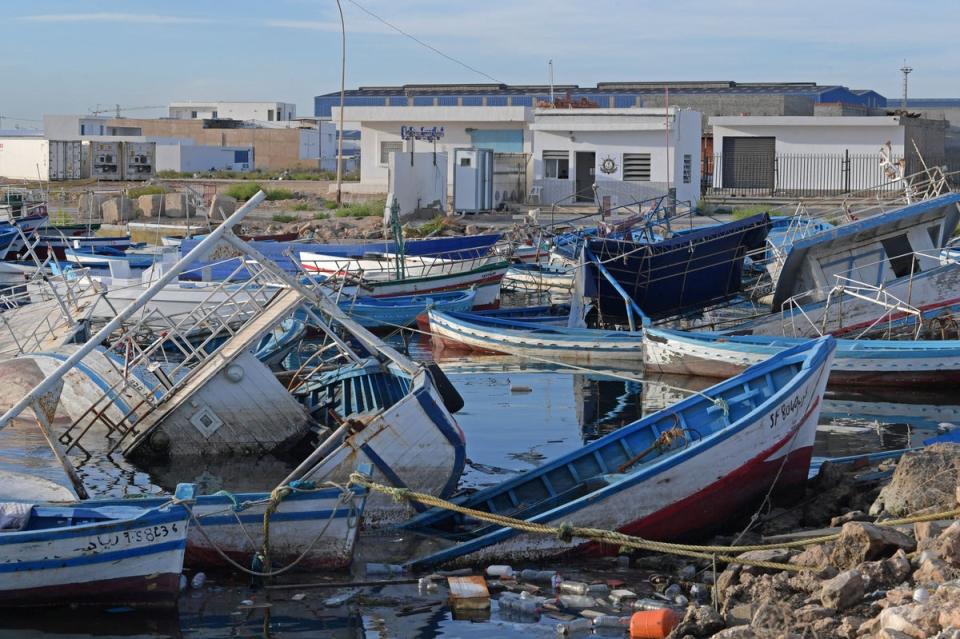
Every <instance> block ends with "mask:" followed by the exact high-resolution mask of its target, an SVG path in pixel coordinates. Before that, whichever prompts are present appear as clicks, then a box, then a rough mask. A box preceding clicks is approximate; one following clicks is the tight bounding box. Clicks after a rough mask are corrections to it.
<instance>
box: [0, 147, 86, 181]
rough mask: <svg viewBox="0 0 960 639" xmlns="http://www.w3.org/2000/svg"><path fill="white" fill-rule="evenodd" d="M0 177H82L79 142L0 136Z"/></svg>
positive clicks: (18, 178)
mask: <svg viewBox="0 0 960 639" xmlns="http://www.w3.org/2000/svg"><path fill="white" fill-rule="evenodd" d="M0 177H3V178H7V179H11V180H34V181H37V180H39V181H41V182H46V181H48V180H52V181H59V180H76V179H80V178H82V177H84V172H83V157H82V143H81V142H80V141H78V140H46V139H43V138H4V139H0Z"/></svg>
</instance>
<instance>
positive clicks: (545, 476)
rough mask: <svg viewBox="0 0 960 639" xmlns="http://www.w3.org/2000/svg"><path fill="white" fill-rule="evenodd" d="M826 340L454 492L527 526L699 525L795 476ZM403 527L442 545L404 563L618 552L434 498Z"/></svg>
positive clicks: (698, 529)
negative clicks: (505, 475)
mask: <svg viewBox="0 0 960 639" xmlns="http://www.w3.org/2000/svg"><path fill="white" fill-rule="evenodd" d="M834 347H835V342H834V340H833V339H832V338H830V337H825V338H822V339H819V340H816V341H811V342H808V343H807V344H804V345H802V346H799V347H797V348H793V349H790V350H788V351H785V352H783V353H780V354H777V355H775V356H773V357H772V358H770V359H769V360H767V361H765V362H763V363H761V364H758V365H756V366H753V367H751V368H750V369H748V370H747V371H745V372H744V373H743V374H742V375H739V376H737V377H735V378H733V379H729V380H727V381H725V382H722V383H720V384H717V385H716V386H713V387H711V388H708V389H706V390H705V391H703V392H700V393H697V394H693V395H690V396H689V397H687V398H686V399H683V400H682V401H680V402H679V403H677V404H675V405H673V406H670V407H668V408H666V409H664V410H661V411H658V412H656V413H653V414H652V415H649V416H647V417H645V418H643V419H641V420H638V421H636V422H634V423H632V424H629V425H627V426H624V427H623V428H620V429H619V430H617V431H614V432H613V433H610V434H609V435H606V436H605V437H602V438H600V439H598V440H596V441H594V442H591V443H590V444H588V445H586V446H584V447H583V448H580V449H578V450H576V451H573V452H571V453H568V454H567V455H564V456H562V457H560V458H558V459H555V460H553V461H551V462H548V463H545V464H543V465H541V466H538V467H537V468H535V469H533V470H530V471H527V472H524V473H521V474H519V475H517V476H515V477H513V478H511V479H509V480H507V481H505V482H503V483H501V484H498V485H496V486H492V487H490V488H486V489H484V490H480V491H478V492H475V493H473V494H471V495H468V496H463V497H461V498H459V499H456V500H454V501H455V503H457V504H458V505H460V506H463V507H466V508H471V509H474V510H479V511H484V512H488V513H495V514H498V515H505V516H508V517H512V518H515V519H521V520H525V521H528V522H532V523H537V524H545V525H548V526H560V525H561V524H562V525H564V526H567V525H572V526H574V527H590V528H599V529H603V530H616V531H619V532H623V533H626V534H630V535H637V536H640V537H643V538H646V539H656V540H671V541H672V540H677V539H680V538H683V537H688V536H692V535H696V534H703V533H705V532H707V531H709V530H710V529H712V528H715V527H716V526H718V525H720V524H722V523H725V522H727V521H729V520H730V518H732V517H735V516H737V515H738V514H740V513H742V512H744V511H746V510H748V509H750V508H752V507H753V505H754V504H755V503H756V501H757V500H758V499H761V498H762V497H763V496H764V495H766V494H767V493H768V492H769V491H770V490H772V489H777V490H780V491H787V490H790V489H792V488H796V487H798V486H802V485H803V484H804V482H805V481H806V478H807V471H808V468H809V466H810V459H811V456H812V452H813V443H814V437H815V434H816V428H817V421H818V416H819V411H820V404H821V399H822V397H823V392H824V389H825V387H826V383H827V376H828V374H829V370H830V362H831V360H832V358H833V351H834ZM405 526H406V527H407V528H410V529H412V530H416V531H417V532H418V533H421V534H427V535H432V536H435V537H438V538H440V539H441V540H445V541H446V542H448V544H449V547H446V548H444V549H442V550H439V551H437V552H434V553H432V554H430V555H427V556H424V557H421V558H419V559H416V560H414V561H412V562H411V564H412V567H414V568H426V567H429V566H434V565H438V564H445V563H453V562H456V563H463V564H482V563H485V562H491V561H498V562H499V561H525V560H536V559H540V558H544V557H549V556H554V555H558V554H562V553H568V552H571V551H575V550H577V551H578V552H580V553H583V552H587V551H597V552H609V553H612V552H616V550H617V546H615V545H611V546H607V547H603V546H601V545H599V544H598V543H596V542H592V543H589V544H588V543H587V542H586V541H585V540H583V539H574V540H573V541H564V540H561V539H560V538H559V537H558V536H555V535H534V534H530V533H525V532H523V531H521V530H518V529H515V528H506V527H500V526H498V525H496V524H490V523H487V522H484V521H482V520H479V519H477V518H474V517H471V516H466V515H461V514H459V513H455V512H452V511H449V510H445V509H440V508H432V509H430V510H428V511H426V512H424V513H422V514H420V515H418V516H417V517H415V518H414V519H412V520H411V521H409V522H407V524H406V525H405Z"/></svg>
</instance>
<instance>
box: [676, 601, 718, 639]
mask: <svg viewBox="0 0 960 639" xmlns="http://www.w3.org/2000/svg"><path fill="white" fill-rule="evenodd" d="M724 625H725V624H724V623H723V618H722V617H721V616H720V613H719V612H717V611H716V610H714V609H713V608H712V607H710V606H690V607H689V608H687V612H686V614H684V616H683V619H682V620H681V621H680V623H679V624H677V626H676V627H675V628H674V629H673V632H671V633H670V636H671V637H683V636H684V635H693V636H695V637H709V636H711V635H713V634H714V633H715V632H717V631H719V630H722V629H723V627H724Z"/></svg>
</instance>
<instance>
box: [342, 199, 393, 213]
mask: <svg viewBox="0 0 960 639" xmlns="http://www.w3.org/2000/svg"><path fill="white" fill-rule="evenodd" d="M384 206H386V200H371V201H369V202H354V203H353V204H350V205H348V206H345V207H343V208H342V209H338V210H337V212H336V213H335V215H336V216H337V217H380V216H381V215H383V207H384Z"/></svg>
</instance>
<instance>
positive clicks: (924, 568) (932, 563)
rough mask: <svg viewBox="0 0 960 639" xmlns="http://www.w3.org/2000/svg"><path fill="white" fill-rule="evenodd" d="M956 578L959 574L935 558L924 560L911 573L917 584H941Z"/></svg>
mask: <svg viewBox="0 0 960 639" xmlns="http://www.w3.org/2000/svg"><path fill="white" fill-rule="evenodd" d="M958 577H960V573H958V571H957V570H955V569H954V568H952V567H951V566H950V565H949V564H947V563H946V562H945V561H943V560H942V559H940V558H939V557H937V556H931V557H929V558H927V559H924V560H923V561H922V562H921V563H920V567H919V568H917V569H916V570H915V571H914V573H913V581H914V582H915V583H917V584H942V583H945V582H947V581H950V580H952V579H956V578H958Z"/></svg>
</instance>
